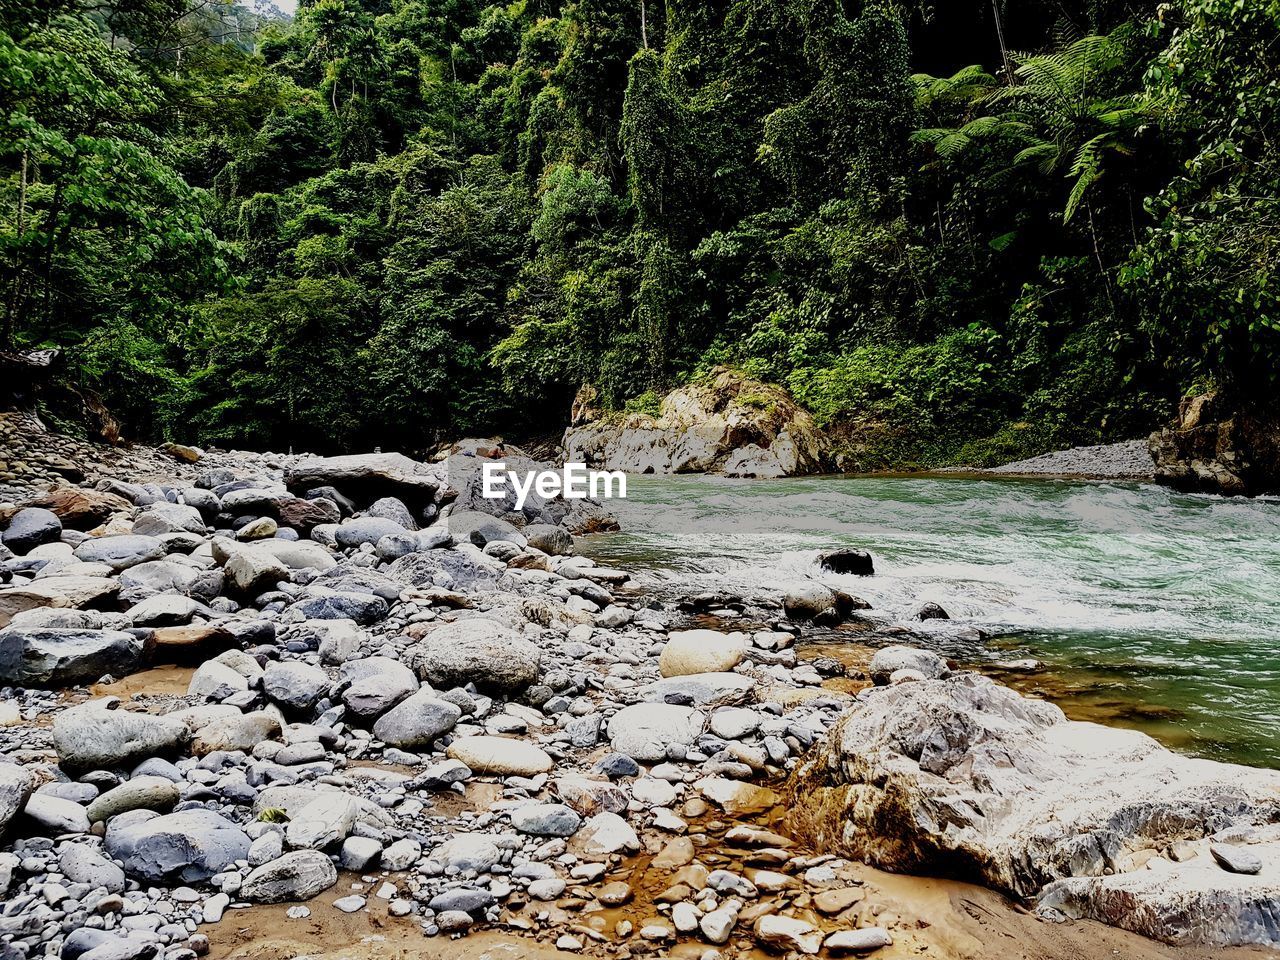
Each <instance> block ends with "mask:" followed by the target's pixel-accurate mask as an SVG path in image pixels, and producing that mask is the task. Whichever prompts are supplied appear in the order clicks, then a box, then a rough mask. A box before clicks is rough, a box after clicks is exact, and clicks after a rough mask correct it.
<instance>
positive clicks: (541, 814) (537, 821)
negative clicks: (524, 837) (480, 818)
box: [511, 803, 582, 837]
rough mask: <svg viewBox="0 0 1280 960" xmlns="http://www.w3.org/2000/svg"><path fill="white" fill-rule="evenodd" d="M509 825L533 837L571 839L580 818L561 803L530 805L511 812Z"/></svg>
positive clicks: (580, 821) (578, 825)
mask: <svg viewBox="0 0 1280 960" xmlns="http://www.w3.org/2000/svg"><path fill="white" fill-rule="evenodd" d="M511 825H512V826H513V827H515V828H516V829H517V830H519V831H520V832H521V833H527V834H531V835H532V836H535V837H571V836H573V835H574V834H575V833H577V832H578V828H579V827H581V826H582V817H581V816H579V815H578V813H577V811H575V810H573V809H572V808H570V807H567V806H565V805H564V804H563V803H531V804H526V805H525V806H520V807H516V808H515V809H513V810H512V811H511Z"/></svg>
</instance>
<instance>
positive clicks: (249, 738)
mask: <svg viewBox="0 0 1280 960" xmlns="http://www.w3.org/2000/svg"><path fill="white" fill-rule="evenodd" d="M280 733H281V728H280V720H279V719H278V718H277V716H276V714H275V711H274V710H273V711H271V712H270V713H268V712H266V711H261V710H260V711H255V712H254V713H246V714H244V715H243V716H239V717H230V718H220V719H218V720H215V721H213V722H211V723H208V724H205V725H204V726H202V727H200V728H199V729H197V730H196V734H195V736H194V737H193V738H192V740H191V752H192V754H193V755H195V756H197V757H203V756H207V755H208V754H210V753H214V752H215V751H218V750H242V751H244V752H245V753H249V752H250V751H252V750H253V748H254V747H256V746H257V745H258V744H260V743H264V742H266V741H267V740H277V739H279V737H280Z"/></svg>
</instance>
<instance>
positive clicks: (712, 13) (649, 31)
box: [0, 0, 1280, 466]
mask: <svg viewBox="0 0 1280 960" xmlns="http://www.w3.org/2000/svg"><path fill="white" fill-rule="evenodd" d="M0 103H2V104H3V107H4V127H3V137H2V138H0V298H2V299H3V302H2V303H0V311H3V328H2V329H0V349H3V348H5V347H11V346H26V347H35V346H47V345H56V346H59V347H62V348H63V349H64V350H65V351H66V356H67V358H68V360H69V364H70V365H69V368H68V369H69V374H68V375H70V376H72V377H74V378H75V379H76V381H77V382H79V383H81V384H83V385H85V386H86V387H88V388H90V389H92V390H94V391H96V392H97V393H98V394H100V395H101V396H102V397H103V399H104V401H105V402H106V403H107V405H108V406H109V407H110V408H111V409H113V410H114V411H116V413H117V414H118V415H119V416H120V417H121V419H122V420H123V421H124V423H125V425H126V429H127V430H128V432H129V433H131V434H132V435H133V436H136V437H140V438H150V439H158V438H161V437H167V438H171V439H179V440H186V441H195V442H201V443H218V444H221V445H233V444H235V445H247V446H252V447H259V448H263V447H267V448H274V449H283V448H285V447H288V446H294V447H297V448H299V449H319V450H341V449H347V448H353V447H359V448H361V449H367V448H369V447H370V446H372V445H374V444H381V445H383V446H385V447H388V448H398V449H403V450H406V451H409V452H413V451H422V450H425V449H427V448H429V447H430V446H431V445H432V444H434V443H437V442H439V441H440V440H442V439H446V438H454V437H458V436H462V435H476V434H492V433H495V432H496V433H502V434H505V435H507V436H509V437H515V436H521V435H535V434H540V433H550V432H553V431H555V430H557V429H559V428H561V427H562V426H563V424H564V421H565V420H566V418H567V414H568V409H569V405H570V400H571V398H572V397H573V395H574V393H575V391H576V390H577V388H578V387H579V386H580V385H581V384H584V383H590V384H592V385H594V386H595V387H596V388H597V389H598V391H599V395H600V397H601V399H602V401H603V402H604V403H605V404H606V405H607V406H608V407H610V408H613V409H619V410H623V409H628V408H630V409H645V408H648V407H651V406H652V405H653V403H654V402H655V399H656V398H657V397H659V396H661V394H662V392H663V391H664V390H666V389H669V388H670V387H672V386H673V385H676V384H679V383H682V382H685V381H687V380H688V379H690V378H694V377H698V376H699V375H701V374H702V373H704V372H705V371H707V370H708V369H710V368H711V367H714V366H716V365H720V364H729V365H733V366H737V367H739V368H741V369H742V370H744V371H745V372H747V373H748V374H750V375H752V376H754V377H758V378H761V379H764V380H767V381H771V382H777V383H780V384H784V385H786V386H787V387H788V388H789V389H790V390H791V391H792V392H793V394H794V395H795V396H796V397H797V399H799V400H800V401H801V402H802V403H803V404H805V405H806V406H807V407H808V408H809V409H810V410H812V411H813V412H814V414H815V415H816V416H817V417H818V418H819V420H820V421H821V422H823V423H824V424H827V425H829V426H830V427H831V428H832V429H833V430H835V431H837V432H843V433H845V434H846V435H848V436H849V437H850V438H855V439H858V440H859V442H861V443H862V448H863V449H864V451H865V455H866V457H867V458H868V462H867V463H866V464H865V465H867V466H877V465H883V464H889V463H941V462H957V461H968V462H975V463H986V462H991V461H994V460H999V459H1003V458H1007V457H1012V456H1017V455H1022V454H1029V453H1034V452H1039V451H1040V450H1043V449H1047V448H1049V447H1052V446H1059V445H1068V444H1073V443H1081V442H1099V441H1102V440H1107V439H1118V438H1125V437H1130V436H1136V435H1140V434H1142V433H1143V432H1145V431H1146V430H1149V429H1150V428H1151V427H1152V426H1154V425H1155V424H1157V423H1159V422H1160V421H1162V420H1164V419H1166V418H1167V417H1168V416H1169V414H1170V412H1171V411H1172V410H1173V409H1174V407H1175V405H1176V402H1177V400H1178V398H1179V397H1180V396H1182V395H1183V394H1184V393H1185V392H1186V391H1188V390H1193V389H1199V388H1201V387H1203V386H1205V385H1209V384H1212V385H1214V386H1217V387H1219V388H1222V389H1224V390H1227V391H1229V392H1230V393H1231V394H1232V395H1234V396H1236V397H1238V398H1239V400H1240V402H1257V401H1258V400H1265V398H1267V397H1274V391H1275V389H1276V385H1277V384H1276V371H1277V369H1278V361H1280V306H1278V303H1277V297H1278V295H1280V275H1278V274H1277V269H1276V268H1277V261H1278V260H1280V150H1278V149H1277V146H1276V144H1277V139H1278V138H1280V0H1250V2H1247V3H1244V2H1238V0H1171V2H1168V3H1160V4H1157V3H1154V2H1149V0H1019V2H1016V3H1015V2H1012V0H995V2H994V3H993V2H992V0H954V2H950V3H945V4H943V3H937V2H932V0H901V2H900V0H711V2H699V3H692V2H686V0H668V2H665V3H659V2H654V0H572V2H554V0H517V2H514V3H510V4H505V5H501V4H499V5H494V4H489V3H485V2H481V0H302V2H301V4H300V8H299V9H298V10H297V12H296V15H295V16H292V17H289V16H285V15H284V14H282V13H281V12H280V11H279V10H277V9H275V8H273V7H272V6H271V5H270V4H269V3H265V2H261V0H259V2H257V3H256V4H254V3H246V2H239V3H235V2H230V0H115V2H110V0H0Z"/></svg>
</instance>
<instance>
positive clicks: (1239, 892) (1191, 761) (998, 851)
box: [792, 673, 1280, 945]
mask: <svg viewBox="0 0 1280 960" xmlns="http://www.w3.org/2000/svg"><path fill="white" fill-rule="evenodd" d="M792 796H793V806H792V823H793V826H794V828H795V830H796V832H797V833H798V835H800V836H803V837H805V838H806V839H808V840H809V841H810V842H812V843H813V844H814V846H815V847H816V848H817V849H821V850H830V851H831V852H838V853H841V854H844V855H846V856H851V857H855V858H857V859H860V860H865V861H867V862H868V863H871V864H873V865H875V866H877V867H880V868H882V869H888V870H894V871H899V872H910V873H934V874H946V875H952V876H958V877H961V878H964V879H970V880H974V881H977V882H980V883H985V884H988V885H990V886H992V887H995V888H997V889H1000V890H1002V891H1005V892H1007V893H1009V894H1012V895H1014V896H1017V897H1023V898H1033V897H1037V896H1040V895H1041V894H1042V893H1043V899H1042V910H1043V911H1044V912H1046V913H1048V914H1050V915H1061V914H1066V915H1070V916H1079V917H1091V918H1093V919H1097V920H1101V921H1103V922H1105V923H1109V924H1112V925H1114V926H1119V927H1123V928H1125V929H1128V930H1132V931H1134V932H1136V933H1140V934H1143V935H1145V936H1149V937H1153V938H1156V939H1161V940H1166V941H1170V942H1178V943H1204V944H1214V945H1228V944H1246V943H1266V944H1276V943H1280V926H1277V924H1275V923H1274V922H1273V921H1270V922H1268V921H1267V920H1266V919H1265V918H1267V917H1272V918H1274V917H1275V916H1280V865H1278V862H1277V853H1276V847H1275V846H1274V845H1273V841H1274V840H1275V839H1276V837H1274V836H1273V835H1272V833H1273V832H1274V831H1273V830H1272V828H1270V827H1268V826H1267V825H1269V824H1275V823H1277V822H1280V772H1278V771H1272V770H1261V769H1254V768H1251V767H1242V766H1235V765H1231V764H1222V763H1216V762H1213V761H1210V760H1200V759H1195V758H1191V757H1186V756H1182V755H1180V754H1176V753H1173V752H1171V751H1169V750H1166V749H1165V748H1163V747H1162V746H1160V744H1158V743H1157V742H1156V741H1154V740H1153V739H1151V738H1150V737H1148V736H1146V735H1145V734H1142V733H1139V732H1137V731H1133V730H1122V729H1114V728H1109V727H1102V726H1098V725H1096V724H1091V723H1081V722H1076V721H1070V720H1067V718H1066V717H1065V716H1064V715H1063V713H1062V711H1061V710H1059V709H1058V708H1057V707H1055V706H1053V705H1052V704H1048V703H1044V702H1042V701H1037V700H1029V699H1026V698H1024V697H1022V696H1020V695H1019V694H1017V693H1016V692H1014V691H1012V690H1010V689H1008V688H1007V687H1003V686H1001V685H999V684H997V683H995V682H993V681H991V680H989V679H986V678H984V677H980V676H977V675H976V674H971V673H960V674H956V675H954V676H952V677H950V678H948V679H945V680H927V681H920V682H909V683H902V684H897V685H895V686H889V687H877V688H873V689H871V690H868V691H864V693H863V694H862V695H861V696H860V697H859V702H858V703H857V704H856V705H855V706H853V707H851V708H850V709H849V710H848V711H847V712H846V713H845V714H844V715H843V717H842V718H841V720H840V721H839V722H838V723H837V724H836V726H835V727H834V728H833V729H832V731H831V733H830V735H829V737H828V738H827V740H826V741H824V743H823V744H822V745H820V747H819V748H818V750H817V751H816V753H815V755H814V757H813V758H812V759H811V760H810V761H808V762H807V763H806V764H805V765H804V766H803V767H801V768H800V770H799V771H798V775H797V778H796V780H795V783H794V785H793V790H792ZM1259 828H1266V829H1263V830H1259ZM1223 831H1229V832H1230V835H1231V836H1232V837H1233V838H1235V839H1238V840H1240V841H1241V842H1242V843H1244V847H1243V848H1242V849H1244V850H1247V851H1251V852H1254V853H1256V854H1258V855H1259V856H1260V857H1261V859H1262V862H1263V868H1262V870H1261V872H1260V873H1258V874H1255V875H1245V874H1237V873H1230V872H1228V871H1227V870H1225V869H1223V868H1221V867H1218V866H1214V865H1213V864H1212V863H1210V860H1211V858H1210V857H1209V855H1208V853H1207V852H1203V853H1200V854H1199V855H1198V856H1195V857H1192V858H1191V859H1189V860H1188V859H1185V855H1186V851H1187V848H1186V847H1184V846H1183V844H1184V843H1185V842H1186V841H1195V842H1198V843H1200V844H1201V845H1206V839H1205V838H1208V837H1210V836H1212V835H1215V834H1218V835H1220V836H1221V835H1222V832H1223ZM1174 844H1178V847H1177V848H1174ZM1192 849H1194V845H1193V847H1192ZM1171 852H1175V855H1176V856H1177V857H1178V860H1177V861H1175V859H1173V858H1172V857H1170V856H1169V854H1170V853H1171Z"/></svg>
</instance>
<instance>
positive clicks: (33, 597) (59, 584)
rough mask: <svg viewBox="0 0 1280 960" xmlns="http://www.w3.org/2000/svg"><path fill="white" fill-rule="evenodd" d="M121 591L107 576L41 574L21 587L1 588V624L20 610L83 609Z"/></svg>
mask: <svg viewBox="0 0 1280 960" xmlns="http://www.w3.org/2000/svg"><path fill="white" fill-rule="evenodd" d="M119 591H120V584H119V582H118V581H116V580H114V579H111V578H110V577H85V576H56V577H44V578H41V579H39V580H34V581H32V582H31V583H28V584H25V585H23V586H20V587H6V588H5V589H3V590H0V627H3V626H5V625H7V624H8V623H9V621H10V620H12V619H13V617H14V616H16V615H17V614H19V613H22V612H23V611H26V610H36V609H39V608H41V607H56V608H59V609H76V610H78V609H82V608H84V607H88V606H90V605H94V604H102V603H106V602H108V601H110V600H111V599H112V598H113V597H115V595H116V594H117V593H119Z"/></svg>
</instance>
